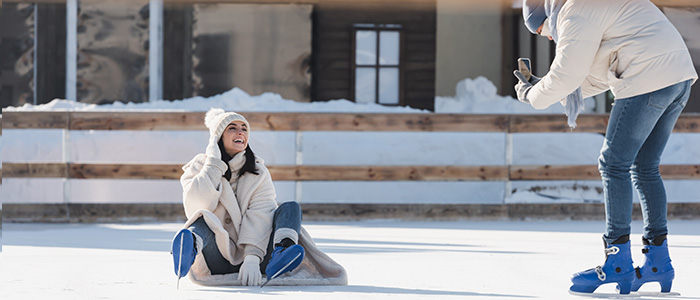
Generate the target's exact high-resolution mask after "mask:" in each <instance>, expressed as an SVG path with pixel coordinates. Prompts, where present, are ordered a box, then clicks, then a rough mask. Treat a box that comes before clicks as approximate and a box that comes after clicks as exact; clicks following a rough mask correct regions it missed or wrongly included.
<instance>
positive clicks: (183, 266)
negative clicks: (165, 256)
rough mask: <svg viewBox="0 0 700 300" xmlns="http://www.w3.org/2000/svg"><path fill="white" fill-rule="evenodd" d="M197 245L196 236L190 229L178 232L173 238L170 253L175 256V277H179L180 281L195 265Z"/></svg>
mask: <svg viewBox="0 0 700 300" xmlns="http://www.w3.org/2000/svg"><path fill="white" fill-rule="evenodd" d="M195 243H196V242H195V239H194V235H193V234H192V231H190V230H189V229H182V230H180V231H178V232H177V234H175V237H174V238H173V243H172V245H171V248H170V249H171V252H170V253H171V254H172V255H173V262H174V265H175V275H177V278H178V280H179V279H180V278H182V277H185V275H187V273H188V272H189V271H190V267H192V264H194V258H195V256H197V247H196V246H195ZM178 282H179V281H178Z"/></svg>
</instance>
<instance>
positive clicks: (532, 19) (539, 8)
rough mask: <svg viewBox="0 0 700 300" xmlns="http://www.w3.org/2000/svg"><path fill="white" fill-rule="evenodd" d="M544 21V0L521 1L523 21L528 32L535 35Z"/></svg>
mask: <svg viewBox="0 0 700 300" xmlns="http://www.w3.org/2000/svg"><path fill="white" fill-rule="evenodd" d="M545 19H547V14H546V13H545V11H544V0H523V21H524V22H525V27H527V29H528V30H530V32H532V33H537V28H540V26H542V24H544V20H545Z"/></svg>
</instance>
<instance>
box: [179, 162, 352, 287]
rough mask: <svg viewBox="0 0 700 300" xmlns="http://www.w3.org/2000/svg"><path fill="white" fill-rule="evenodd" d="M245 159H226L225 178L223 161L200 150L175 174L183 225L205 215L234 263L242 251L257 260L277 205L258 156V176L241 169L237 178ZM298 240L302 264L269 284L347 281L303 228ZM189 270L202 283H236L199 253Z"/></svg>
mask: <svg viewBox="0 0 700 300" xmlns="http://www.w3.org/2000/svg"><path fill="white" fill-rule="evenodd" d="M244 160H245V158H244V155H243V152H241V153H238V154H237V155H235V156H234V158H233V159H231V161H229V164H228V165H229V166H230V167H231V171H232V174H233V176H232V180H231V181H230V182H229V181H227V180H226V178H225V177H223V176H222V175H223V174H224V172H225V171H226V169H227V165H226V163H224V162H223V161H221V160H220V159H218V158H213V157H208V156H207V155H205V154H199V155H197V156H195V157H194V158H193V159H192V160H191V161H190V162H189V163H187V164H186V165H185V166H183V170H184V171H185V172H184V174H183V175H182V177H181V178H180V183H181V184H182V188H183V202H184V206H185V214H186V216H187V218H188V220H187V222H186V223H185V225H184V226H183V227H184V228H187V227H189V226H190V225H191V224H192V223H194V221H196V220H197V219H198V218H199V217H204V220H205V221H206V223H207V225H208V226H209V228H210V229H211V230H212V231H213V232H214V234H215V237H216V244H217V246H218V248H219V250H220V252H221V254H222V255H223V256H224V258H226V259H227V260H228V261H229V262H230V263H231V264H233V265H238V264H241V263H242V262H243V258H244V257H245V256H246V255H256V256H258V257H260V258H261V260H262V258H263V257H264V256H265V253H266V250H267V244H268V241H269V238H270V233H271V231H272V220H273V217H274V212H275V209H276V208H277V202H276V200H275V198H276V196H277V195H276V193H275V188H274V186H273V185H272V178H271V177H270V172H269V171H268V170H267V168H266V167H265V165H264V162H263V160H262V159H260V158H258V157H256V166H257V169H258V173H259V175H255V174H250V173H246V174H245V175H243V176H241V177H240V178H236V177H237V176H236V175H237V173H238V170H240V168H241V167H242V166H243V163H244ZM299 244H300V245H301V246H302V247H304V249H305V250H306V255H305V257H304V260H303V261H302V264H301V266H300V267H298V268H297V269H295V270H294V271H293V272H291V273H290V274H287V275H285V276H283V277H280V278H278V279H276V280H274V281H272V282H271V285H275V284H277V285H279V284H294V285H321V284H347V275H346V273H345V270H344V269H343V267H342V266H340V265H339V264H338V263H336V262H335V261H333V260H332V259H331V258H330V257H328V256H327V255H326V254H325V253H323V252H322V251H321V250H320V249H318V248H317V247H316V245H315V244H314V242H313V240H312V239H311V237H310V236H309V234H308V232H306V230H305V229H304V228H302V230H301V234H300V236H299ZM199 247H200V249H201V245H200V246H199ZM189 274H190V278H191V279H192V280H193V281H194V282H196V283H199V284H203V285H240V281H239V280H238V274H226V275H211V272H210V271H209V268H208V267H207V265H206V261H205V260H204V257H203V255H202V254H201V252H200V253H198V254H197V257H196V259H195V263H194V265H193V266H192V269H191V271H190V273H189Z"/></svg>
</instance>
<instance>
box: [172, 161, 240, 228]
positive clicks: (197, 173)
mask: <svg viewBox="0 0 700 300" xmlns="http://www.w3.org/2000/svg"><path fill="white" fill-rule="evenodd" d="M227 168H228V166H227V165H226V163H224V162H223V161H222V160H221V159H218V158H214V157H211V156H207V155H205V154H199V155H197V156H195V157H194V158H193V159H192V160H191V161H190V162H189V163H187V164H186V165H185V166H183V167H182V169H183V170H184V171H185V172H184V173H183V174H182V176H181V177H180V184H181V185H182V201H183V204H184V206H185V215H186V216H187V217H188V218H189V217H190V216H191V215H192V214H193V213H194V212H196V211H197V210H200V209H205V210H208V211H214V209H216V206H217V205H218V203H219V196H221V177H222V176H223V174H224V172H225V171H226V169H227Z"/></svg>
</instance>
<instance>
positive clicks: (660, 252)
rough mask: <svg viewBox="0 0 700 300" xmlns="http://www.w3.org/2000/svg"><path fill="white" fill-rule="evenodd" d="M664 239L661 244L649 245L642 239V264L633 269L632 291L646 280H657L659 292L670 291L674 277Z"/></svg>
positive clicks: (637, 288) (636, 289)
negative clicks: (659, 286)
mask: <svg viewBox="0 0 700 300" xmlns="http://www.w3.org/2000/svg"><path fill="white" fill-rule="evenodd" d="M666 241H667V240H664V241H663V243H661V245H659V246H656V245H650V243H649V242H648V241H647V240H644V244H645V245H644V248H643V249H642V253H644V265H642V266H641V267H637V268H636V269H635V273H636V274H635V275H636V276H635V277H634V280H633V281H632V291H634V292H636V291H638V290H639V288H640V287H641V286H642V285H643V284H645V283H647V282H658V283H659V284H660V285H661V293H670V292H671V284H672V283H673V278H674V277H675V271H674V270H673V266H672V265H671V258H670V257H669V256H668V244H667V243H666Z"/></svg>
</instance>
